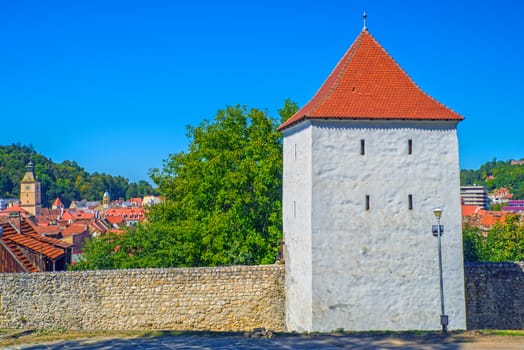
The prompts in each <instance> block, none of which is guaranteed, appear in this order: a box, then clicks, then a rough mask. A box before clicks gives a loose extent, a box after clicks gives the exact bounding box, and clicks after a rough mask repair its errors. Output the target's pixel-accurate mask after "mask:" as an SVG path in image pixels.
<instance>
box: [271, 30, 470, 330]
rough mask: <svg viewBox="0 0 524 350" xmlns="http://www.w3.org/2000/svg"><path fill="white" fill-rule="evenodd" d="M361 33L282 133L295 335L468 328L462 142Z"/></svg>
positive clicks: (447, 113) (438, 108)
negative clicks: (438, 234) (445, 319)
mask: <svg viewBox="0 0 524 350" xmlns="http://www.w3.org/2000/svg"><path fill="white" fill-rule="evenodd" d="M462 119H463V118H462V117H461V116H460V115H458V114H457V113H455V112H453V111H451V110H450V109H448V108H447V107H445V106H443V105H442V104H440V103H438V102H437V101H435V100H433V99H432V98H431V97H429V96H428V95H426V94H425V93H424V92H422V91H421V90H420V89H419V88H418V87H417V86H416V85H415V84H414V83H413V82H412V81H411V79H410V78H409V77H408V76H407V75H406V74H405V73H404V72H403V71H402V69H401V68H400V67H399V66H398V65H397V64H396V63H395V62H394V61H393V59H392V58H391V57H390V56H389V55H388V54H387V53H386V52H385V51H384V49H382V47H381V46H380V45H379V44H378V43H377V42H376V41H375V39H374V38H373V37H372V36H371V35H370V34H369V33H368V32H367V31H366V30H364V31H363V32H362V33H361V34H360V35H359V37H358V38H357V39H356V41H355V42H354V43H353V45H352V46H351V48H350V49H349V50H348V52H347V53H346V54H345V55H344V57H343V58H342V59H341V61H340V62H339V63H338V65H337V66H336V68H335V69H334V70H333V72H332V73H331V75H330V76H329V77H328V79H327V80H326V82H325V83H324V85H323V86H322V87H321V88H320V90H319V91H318V92H317V94H316V95H315V96H314V97H313V98H312V99H311V101H310V102H309V103H308V104H306V105H305V106H304V107H303V108H302V109H301V110H300V111H299V112H297V114H295V115H294V116H293V117H291V118H290V119H289V120H288V121H287V122H285V123H284V124H283V125H282V126H281V127H280V130H281V131H282V133H283V135H284V174H283V184H284V185H283V186H284V187H283V220H284V222H283V227H284V240H285V264H286V322H287V327H288V330H290V331H292V330H296V331H332V330H335V329H340V328H343V329H345V330H357V331H361V330H415V329H417V330H438V329H441V325H440V292H439V267H438V251H437V239H436V238H435V237H434V236H433V235H432V233H431V226H432V225H433V224H436V220H435V218H434V216H433V213H432V210H433V209H434V208H436V207H440V208H442V209H443V215H442V220H441V223H442V224H443V225H444V227H445V233H444V235H443V237H442V253H443V272H444V274H443V277H444V302H445V307H446V314H447V315H449V329H465V328H466V315H465V300H464V272H463V251H462V234H461V210H460V204H461V203H460V183H459V160H458V139H457V132H456V126H457V124H458V122H460V121H461V120H462Z"/></svg>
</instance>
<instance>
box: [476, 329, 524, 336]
mask: <svg viewBox="0 0 524 350" xmlns="http://www.w3.org/2000/svg"><path fill="white" fill-rule="evenodd" d="M479 332H480V333H481V334H482V335H496V336H499V337H524V330H513V329H483V330H480V331H479Z"/></svg>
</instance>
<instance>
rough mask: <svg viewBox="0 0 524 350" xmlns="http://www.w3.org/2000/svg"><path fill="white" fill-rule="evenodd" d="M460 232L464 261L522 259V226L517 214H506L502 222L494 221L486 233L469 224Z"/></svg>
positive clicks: (523, 247)
mask: <svg viewBox="0 0 524 350" xmlns="http://www.w3.org/2000/svg"><path fill="white" fill-rule="evenodd" d="M462 232H463V240H464V259H465V260H466V261H486V262H487V261H490V262H505V261H523V260H524V226H523V225H522V224H521V223H520V216H518V215H508V216H507V217H506V222H505V223H504V224H501V223H496V224H495V225H494V226H493V227H492V228H491V229H489V230H488V232H487V233H483V232H482V231H481V230H480V229H478V228H473V227H469V226H468V227H465V228H464V229H463V231H462Z"/></svg>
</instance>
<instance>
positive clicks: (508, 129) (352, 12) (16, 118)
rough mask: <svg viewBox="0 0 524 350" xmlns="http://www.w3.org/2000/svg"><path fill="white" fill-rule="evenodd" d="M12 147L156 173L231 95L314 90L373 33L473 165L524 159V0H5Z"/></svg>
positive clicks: (2, 79)
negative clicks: (437, 107) (192, 128)
mask: <svg viewBox="0 0 524 350" xmlns="http://www.w3.org/2000/svg"><path fill="white" fill-rule="evenodd" d="M0 4H1V6H0V33H1V36H0V38H1V39H0V40H1V43H0V121H1V123H2V124H1V125H2V126H1V130H2V133H1V135H2V136H1V139H0V144H3V145H7V144H11V143H15V142H20V143H22V144H25V145H33V146H34V147H35V149H36V150H37V151H38V152H40V153H42V154H44V155H45V156H47V157H50V158H51V159H52V160H53V161H55V162H61V161H64V160H75V161H76V162H77V163H78V164H80V165H81V166H82V167H84V168H85V169H86V170H87V171H90V172H95V171H97V172H105V173H109V174H112V175H122V176H125V177H127V178H129V179H130V180H131V181H138V180H141V179H144V180H148V175H147V173H148V169H150V168H154V167H161V166H162V161H163V160H164V159H166V158H167V157H168V155H169V154H170V153H176V152H180V151H182V150H185V149H186V148H187V145H188V140H187V138H186V136H185V135H186V130H185V126H186V125H188V124H191V125H197V124H198V123H200V121H202V120H203V119H206V118H207V119H212V118H213V117H214V115H215V113H216V111H217V110H218V109H221V108H224V107H225V106H227V105H236V104H241V105H247V106H248V107H257V108H261V109H267V110H268V111H269V113H270V114H271V115H273V116H277V113H276V110H277V109H278V108H280V107H281V106H282V104H283V101H284V100H285V99H286V98H291V99H292V100H294V101H296V102H297V103H298V104H299V105H300V106H302V105H304V104H305V103H306V102H307V101H308V100H309V98H311V97H312V96H313V94H314V93H315V92H316V90H317V89H318V88H319V87H320V85H321V84H322V82H323V81H324V80H325V79H326V78H327V76H328V74H329V73H330V71H331V70H332V69H333V68H334V66H335V65H336V63H337V62H338V60H339V59H340V57H341V56H342V55H343V54H344V52H345V51H346V50H347V49H348V48H349V46H350V45H351V43H352V42H353V40H354V39H355V38H356V37H357V35H358V34H359V32H360V31H361V29H362V12H363V9H364V8H365V9H366V12H367V14H368V21H367V24H368V29H369V31H370V33H371V34H372V35H373V36H374V37H375V38H376V39H377V40H378V42H379V43H380V44H381V45H382V46H383V47H384V48H385V49H386V50H387V51H388V52H389V54H390V55H392V56H393V58H394V59H395V60H396V61H397V62H398V63H399V64H400V66H401V67H402V68H403V69H404V70H406V72H407V73H408V74H409V75H410V76H411V77H412V78H413V80H414V81H415V82H416V83H417V84H418V85H419V86H420V87H421V88H422V89H423V90H424V91H426V92H427V93H428V94H430V95H431V96H433V97H434V98H436V99H437V100H438V101H440V102H442V103H444V104H445V105H447V106H448V107H450V108H452V109H453V110H455V111H457V112H458V113H460V114H462V115H463V116H465V117H466V120H465V121H464V122H462V123H461V124H460V126H459V142H460V160H461V168H477V167H478V166H479V165H481V164H483V163H484V162H486V161H488V160H491V159H493V158H494V157H496V158H497V159H499V160H508V159H515V158H516V159H520V158H522V157H524V137H523V134H524V133H523V132H524V87H523V86H524V84H523V82H524V39H523V38H524V24H523V22H522V17H523V15H524V1H520V0H513V1H500V2H494V1H488V0H462V1H452V0H440V1H419V0H397V1H389V0H375V1H371V0H368V1H364V0H360V1H359V0H352V1H348V0H324V1H308V0H303V1H286V0H279V1H276V0H265V1H245V0H244V1H230V0H223V1H207V0H205V1H198V0H195V1H184V2H181V1H174V0H172V1H168V0H150V1H131V0H127V1H119V0H115V1H110V0H105V1H98V0H90V1H65V0H64V1H61V0H48V1H29V0H28V1H8V0H0Z"/></svg>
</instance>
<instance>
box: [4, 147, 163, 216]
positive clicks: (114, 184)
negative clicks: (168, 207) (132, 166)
mask: <svg viewBox="0 0 524 350" xmlns="http://www.w3.org/2000/svg"><path fill="white" fill-rule="evenodd" d="M30 160H31V161H32V162H33V163H34V171H35V175H36V177H37V179H38V180H39V181H40V182H41V188H42V204H43V206H45V207H50V206H51V204H52V202H53V201H54V199H55V198H56V197H60V199H61V200H62V202H63V203H64V205H66V206H68V205H69V204H70V203H71V201H73V200H80V199H87V200H89V201H94V200H101V199H102V195H103V193H104V192H105V191H108V192H109V193H110V194H111V197H112V198H115V199H118V198H132V197H143V196H144V195H146V194H155V192H156V191H155V190H154V189H153V187H152V186H151V185H150V184H149V183H148V182H146V181H139V182H138V183H129V180H128V179H126V178H124V177H122V176H111V175H107V174H100V173H93V174H90V173H88V172H87V171H85V170H84V169H83V168H82V167H80V166H79V165H78V164H77V163H76V162H74V161H69V160H66V161H63V162H62V163H54V162H53V161H52V160H51V159H48V158H46V157H44V156H43V155H41V154H39V153H37V152H36V150H35V149H34V148H33V147H31V146H23V145H20V144H13V145H8V146H0V198H18V197H19V196H20V181H21V180H22V178H23V176H24V173H25V172H26V170H27V167H26V166H27V164H28V163H29V161H30Z"/></svg>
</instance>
